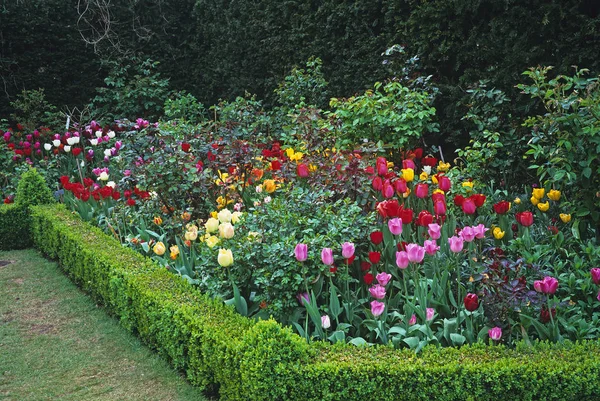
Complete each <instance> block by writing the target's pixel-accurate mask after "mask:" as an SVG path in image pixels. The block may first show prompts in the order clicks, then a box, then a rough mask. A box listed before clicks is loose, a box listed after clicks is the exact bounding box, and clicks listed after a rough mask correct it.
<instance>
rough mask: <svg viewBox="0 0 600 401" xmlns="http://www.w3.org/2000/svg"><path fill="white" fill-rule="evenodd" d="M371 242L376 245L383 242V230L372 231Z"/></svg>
mask: <svg viewBox="0 0 600 401" xmlns="http://www.w3.org/2000/svg"><path fill="white" fill-rule="evenodd" d="M371 242H372V243H373V244H374V245H379V244H381V243H382V242H383V232H381V231H373V232H372V233H371Z"/></svg>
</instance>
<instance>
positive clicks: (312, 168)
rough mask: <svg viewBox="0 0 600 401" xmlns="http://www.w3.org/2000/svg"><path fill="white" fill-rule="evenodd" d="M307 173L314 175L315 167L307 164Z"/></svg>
mask: <svg viewBox="0 0 600 401" xmlns="http://www.w3.org/2000/svg"><path fill="white" fill-rule="evenodd" d="M308 171H310V172H311V173H314V172H315V171H317V166H315V165H314V164H309V165H308Z"/></svg>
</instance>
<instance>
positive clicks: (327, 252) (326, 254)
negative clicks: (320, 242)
mask: <svg viewBox="0 0 600 401" xmlns="http://www.w3.org/2000/svg"><path fill="white" fill-rule="evenodd" d="M321 260H322V261H323V263H325V264H326V265H327V266H331V265H332V264H333V250H332V249H331V248H323V250H322V251H321Z"/></svg>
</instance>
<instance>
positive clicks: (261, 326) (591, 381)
mask: <svg viewBox="0 0 600 401" xmlns="http://www.w3.org/2000/svg"><path fill="white" fill-rule="evenodd" d="M31 228H32V235H33V241H34V243H35V246H36V247H37V248H38V249H40V250H41V251H42V252H44V253H46V254H47V255H48V256H50V257H52V258H57V259H58V261H59V263H60V264H61V266H62V267H63V269H64V270H65V271H66V272H67V274H68V275H70V276H71V277H72V278H73V280H75V281H76V282H78V283H79V284H80V285H81V286H82V287H83V288H84V289H86V290H87V291H88V292H89V293H90V294H91V295H92V296H93V297H94V298H95V299H96V300H97V301H98V302H101V303H102V304H104V305H105V306H106V307H107V309H108V310H109V311H111V312H112V313H114V314H115V315H116V316H117V317H119V319H120V320H121V323H122V324H123V325H124V326H125V327H126V328H128V329H129V330H131V331H134V332H136V333H137V334H138V335H139V336H140V338H141V339H142V340H143V341H144V342H145V343H147V344H148V345H150V346H151V347H153V348H155V349H156V350H157V351H158V352H159V353H160V354H161V355H163V356H164V357H165V358H166V359H168V360H169V361H170V362H171V363H172V364H173V366H175V367H176V368H178V369H181V370H183V371H185V372H186V373H187V377H188V378H189V380H190V381H191V382H192V383H193V384H195V385H197V386H199V387H200V388H202V389H205V390H208V391H211V392H213V391H218V392H219V394H220V398H221V399H222V400H303V401H308V400H315V401H316V400H357V401H358V400H361V401H362V400H364V399H376V400H391V399H403V400H424V399H435V400H448V401H450V400H453V401H454V400H492V399H493V400H501V399H510V398H515V399H519V400H537V399H544V400H586V399H588V400H591V399H594V398H593V397H595V396H596V395H597V394H600V381H598V377H600V342H599V341H590V342H585V343H581V344H572V343H565V344H560V345H556V344H545V343H540V344H536V345H535V346H533V347H527V346H525V345H522V346H520V347H519V348H517V349H516V350H512V349H507V348H505V347H502V346H493V347H490V346H484V345H475V346H470V347H469V346H467V347H463V348H461V349H454V348H445V349H437V348H433V347H430V348H426V349H425V350H424V351H423V352H421V353H420V354H419V355H415V354H414V353H413V352H412V351H409V350H403V351H397V350H394V349H392V348H388V347H371V348H368V347H354V346H350V345H346V344H334V345H331V344H326V343H320V342H318V343H312V344H308V343H306V342H305V341H304V340H303V339H302V338H300V337H299V336H298V335H296V334H294V333H293V332H292V331H291V330H290V329H288V328H282V327H281V325H280V324H278V323H277V322H275V321H273V320H268V321H261V322H258V323H254V322H253V321H252V320H250V319H247V318H245V317H242V316H240V315H238V314H237V313H236V312H235V311H234V310H233V308H232V307H229V306H226V305H225V304H224V303H223V302H221V301H220V300H212V299H210V298H208V297H207V296H206V295H203V294H200V293H199V292H198V291H197V290H196V289H195V288H193V287H192V286H191V285H189V284H188V283H187V282H186V281H184V280H181V279H180V278H179V277H177V276H176V275H174V274H172V273H170V272H168V271H166V270H164V269H162V268H160V267H158V266H157V265H155V264H154V263H152V262H151V261H150V260H149V259H147V258H145V257H144V256H142V255H140V254H138V253H136V252H134V251H132V250H130V249H126V248H122V247H121V245H120V244H119V243H118V241H116V240H115V239H113V238H111V237H109V236H107V235H105V234H104V233H102V232H101V231H100V230H99V229H98V228H93V227H90V226H89V225H88V224H86V223H84V222H82V221H81V220H80V219H79V218H78V217H77V216H74V215H73V214H72V213H70V212H69V211H67V210H66V209H65V208H64V206H62V205H58V206H36V207H33V208H32V216H31Z"/></svg>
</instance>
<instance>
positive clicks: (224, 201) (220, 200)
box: [217, 196, 233, 209]
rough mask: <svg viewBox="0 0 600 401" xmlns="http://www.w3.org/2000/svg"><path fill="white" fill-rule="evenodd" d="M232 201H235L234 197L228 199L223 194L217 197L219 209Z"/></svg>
mask: <svg viewBox="0 0 600 401" xmlns="http://www.w3.org/2000/svg"><path fill="white" fill-rule="evenodd" d="M230 203H233V199H227V198H225V197H223V196H219V197H218V198H217V208H218V209H223V208H224V207H225V206H227V205H229V204H230Z"/></svg>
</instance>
